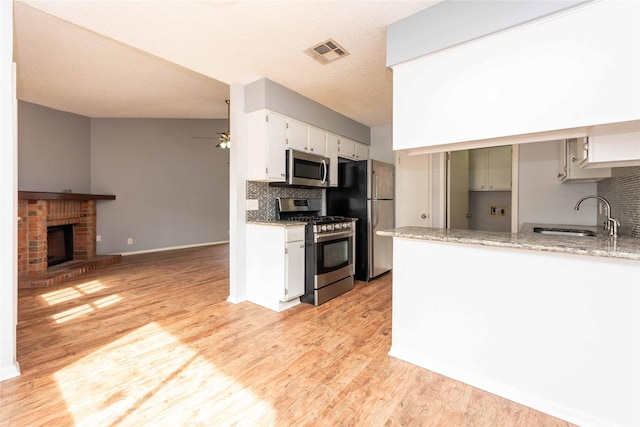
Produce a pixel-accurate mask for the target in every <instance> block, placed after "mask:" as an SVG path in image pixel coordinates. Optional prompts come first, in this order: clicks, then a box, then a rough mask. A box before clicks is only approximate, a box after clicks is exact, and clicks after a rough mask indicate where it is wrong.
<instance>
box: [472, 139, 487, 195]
mask: <svg viewBox="0 0 640 427" xmlns="http://www.w3.org/2000/svg"><path fill="white" fill-rule="evenodd" d="M488 158H489V149H488V148H479V149H476V150H469V190H476V191H478V190H486V187H487V159H488Z"/></svg>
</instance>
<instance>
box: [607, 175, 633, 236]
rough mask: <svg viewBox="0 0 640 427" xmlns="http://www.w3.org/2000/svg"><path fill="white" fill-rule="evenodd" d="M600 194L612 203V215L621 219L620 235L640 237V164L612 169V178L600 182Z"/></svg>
mask: <svg viewBox="0 0 640 427" xmlns="http://www.w3.org/2000/svg"><path fill="white" fill-rule="evenodd" d="M598 195H599V196H601V197H604V198H605V199H607V200H608V201H609V203H611V211H612V212H611V216H613V217H614V218H616V219H617V220H618V221H620V235H626V236H633V237H639V238H640V166H633V167H625V168H613V169H611V178H609V179H605V180H603V181H600V182H598ZM604 219H605V218H604V217H599V218H598V221H599V222H600V223H602V222H603V221H604Z"/></svg>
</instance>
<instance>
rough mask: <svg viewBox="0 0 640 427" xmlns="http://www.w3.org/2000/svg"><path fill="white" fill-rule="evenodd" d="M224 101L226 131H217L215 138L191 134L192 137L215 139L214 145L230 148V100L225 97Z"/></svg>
mask: <svg viewBox="0 0 640 427" xmlns="http://www.w3.org/2000/svg"><path fill="white" fill-rule="evenodd" d="M224 102H226V103H227V131H226V132H217V134H218V135H219V136H218V137H217V138H216V137H212V136H192V137H191V138H193V139H217V140H218V141H219V142H218V144H217V145H216V147H218V148H222V149H225V148H231V131H230V129H229V126H230V116H231V101H230V100H228V99H225V100H224Z"/></svg>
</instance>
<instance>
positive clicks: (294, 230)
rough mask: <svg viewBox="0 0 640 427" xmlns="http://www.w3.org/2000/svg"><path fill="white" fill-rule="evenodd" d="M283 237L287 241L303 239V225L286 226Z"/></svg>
mask: <svg viewBox="0 0 640 427" xmlns="http://www.w3.org/2000/svg"><path fill="white" fill-rule="evenodd" d="M285 239H286V241H287V242H295V241H298V240H304V226H301V227H287V232H286V236H285Z"/></svg>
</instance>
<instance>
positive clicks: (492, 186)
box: [469, 145, 511, 191]
mask: <svg viewBox="0 0 640 427" xmlns="http://www.w3.org/2000/svg"><path fill="white" fill-rule="evenodd" d="M469 190H472V191H503V190H511V146H509V145H508V146H503V147H491V148H479V149H476V150H469Z"/></svg>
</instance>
